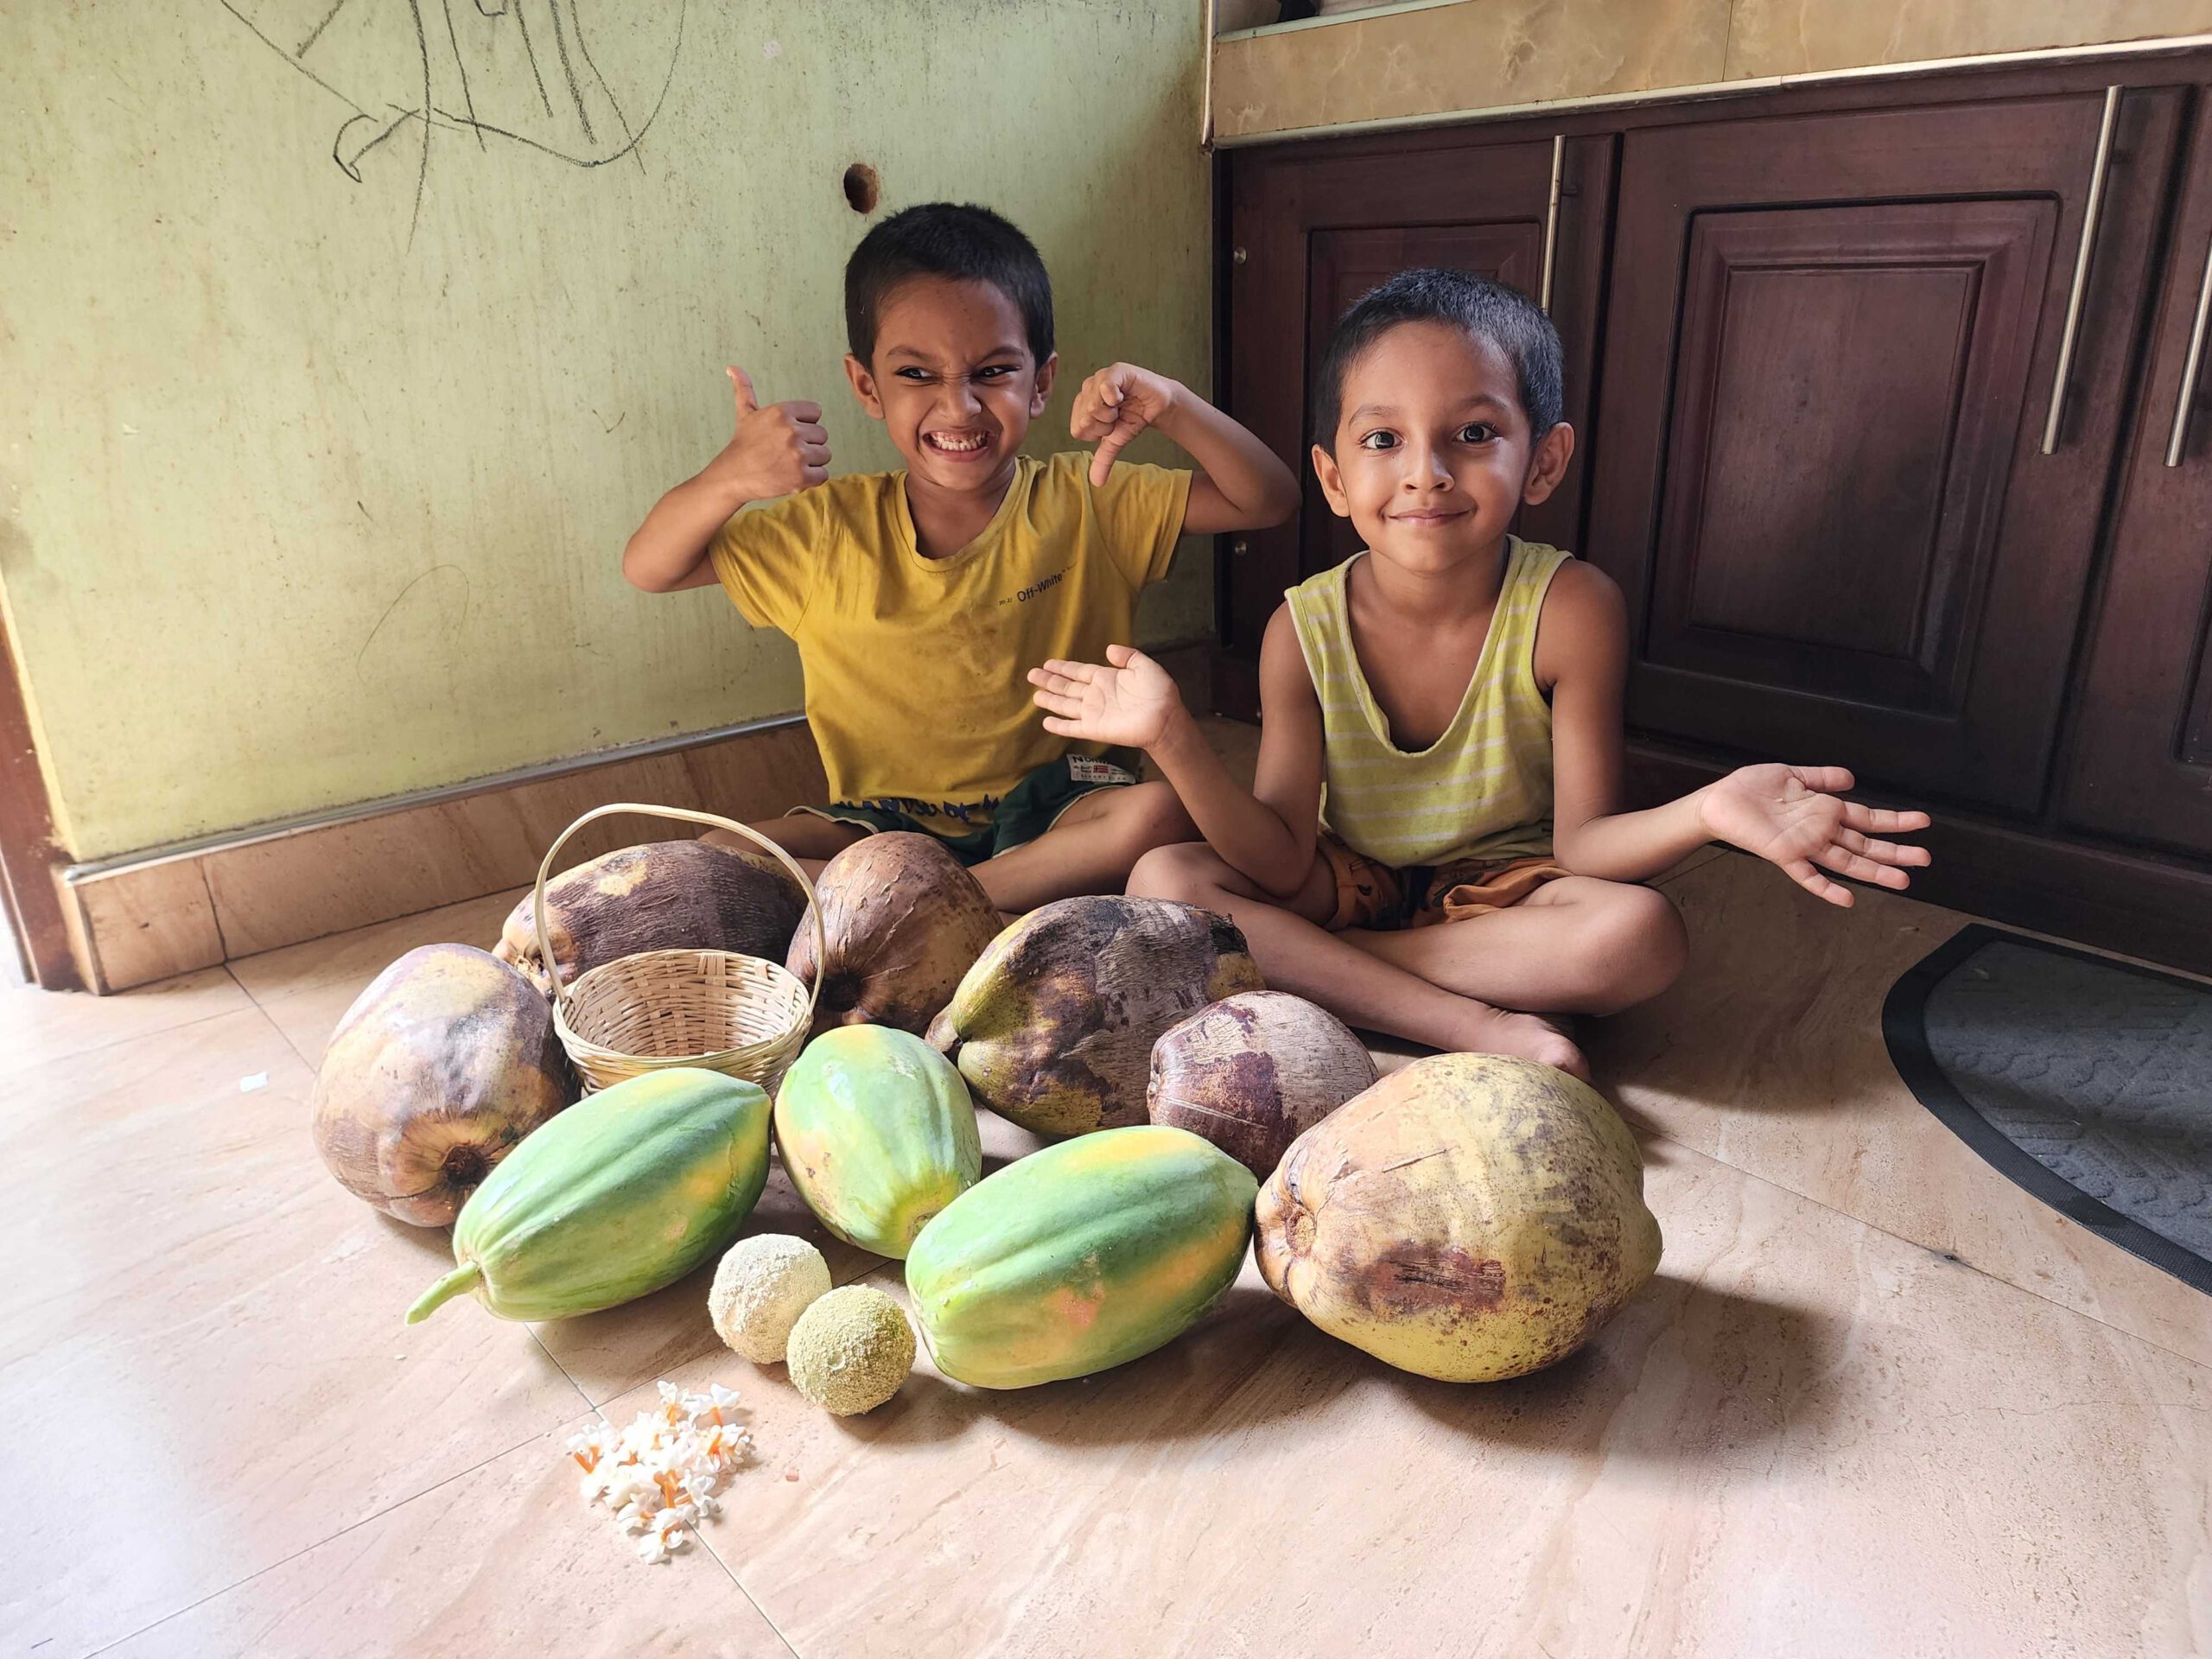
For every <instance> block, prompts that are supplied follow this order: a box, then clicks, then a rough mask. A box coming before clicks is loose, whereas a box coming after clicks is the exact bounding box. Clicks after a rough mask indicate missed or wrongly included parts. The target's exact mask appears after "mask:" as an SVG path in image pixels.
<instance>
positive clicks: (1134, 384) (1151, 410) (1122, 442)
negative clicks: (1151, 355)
mask: <svg viewBox="0 0 2212 1659" xmlns="http://www.w3.org/2000/svg"><path fill="white" fill-rule="evenodd" d="M1174 407H1175V383H1174V382H1173V380H1170V379H1168V378H1166V376H1165V375H1159V374H1154V372H1152V371H1151V370H1150V369H1141V368H1139V367H1138V366H1137V365H1135V364H1134V363H1110V364H1109V365H1107V366H1106V367H1104V368H1103V369H1101V370H1099V371H1098V372H1097V373H1096V374H1094V375H1092V376H1091V377H1090V378H1089V379H1088V380H1085V381H1084V383H1083V386H1082V389H1081V390H1079V391H1077V393H1076V395H1075V408H1074V409H1073V410H1071V411H1070V412H1069V415H1068V432H1069V434H1070V435H1071V436H1072V437H1073V438H1074V439H1075V440H1076V442H1078V443H1092V442H1095V443H1096V444H1097V446H1098V453H1097V454H1095V455H1093V456H1091V458H1090V484H1091V487H1092V488H1093V489H1096V488H1098V487H1099V486H1102V485H1103V484H1104V483H1105V482H1106V476H1107V474H1109V472H1111V471H1112V470H1113V466H1114V457H1115V456H1116V455H1118V454H1121V453H1122V450H1123V449H1125V448H1128V443H1129V441H1130V440H1131V439H1132V438H1134V437H1135V436H1136V435H1137V434H1138V433H1140V432H1141V431H1143V430H1144V429H1145V428H1147V426H1153V425H1155V424H1157V423H1159V421H1160V419H1161V418H1162V417H1163V416H1166V413H1167V411H1168V410H1171V409H1173V408H1174Z"/></svg>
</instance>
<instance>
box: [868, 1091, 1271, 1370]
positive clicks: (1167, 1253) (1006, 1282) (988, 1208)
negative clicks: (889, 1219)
mask: <svg viewBox="0 0 2212 1659" xmlns="http://www.w3.org/2000/svg"><path fill="white" fill-rule="evenodd" d="M1256 1190H1257V1183H1255V1181H1254V1180H1253V1179H1252V1173H1251V1172H1250V1171H1249V1170H1248V1169H1246V1168H1245V1167H1244V1166H1243V1165H1242V1164H1240V1163H1238V1162H1237V1161H1236V1160H1235V1159H1234V1158H1231V1157H1230V1155H1229V1154H1227V1153H1224V1152H1223V1151H1221V1150H1219V1149H1218V1148H1217V1147H1213V1146H1211V1145H1210V1144H1209V1143H1208V1142H1206V1141H1202V1140H1200V1139H1199V1138H1198V1136H1197V1135H1192V1134H1191V1133H1190V1132H1189V1131H1188V1130H1185V1129H1176V1128H1165V1127H1162V1126H1160V1125H1155V1124H1148V1123H1147V1124H1141V1125H1138V1126H1136V1127H1135V1128H1122V1129H1108V1130H1105V1131H1103V1133H1101V1134H1097V1135H1084V1136H1083V1137H1082V1138H1081V1139H1079V1140H1075V1141H1062V1142H1061V1143H1060V1144H1058V1146H1052V1147H1046V1148H1045V1149H1044V1150H1043V1151H1042V1152H1037V1153H1032V1154H1030V1155H1029V1156H1028V1157H1027V1158H1024V1159H1022V1160H1020V1161H1019V1162H1016V1163H1013V1164H1009V1165H1007V1167H1006V1168H1004V1169H1001V1170H1000V1171H998V1172H997V1173H995V1174H993V1175H990V1176H987V1177H986V1178H985V1179H982V1180H981V1181H979V1182H977V1183H976V1185H974V1186H972V1187H970V1188H969V1190H968V1191H967V1192H963V1193H962V1194H961V1195H960V1196H959V1197H958V1198H955V1199H954V1200H953V1201H952V1202H951V1203H950V1204H949V1205H946V1206H945V1207H944V1210H943V1211H939V1212H938V1217H937V1219H936V1220H934V1221H932V1222H931V1223H930V1224H929V1225H928V1226H926V1227H925V1228H923V1229H922V1234H921V1236H920V1237H919V1238H918V1239H916V1240H915V1241H914V1248H913V1249H912V1251H911V1252H909V1253H908V1255H907V1257H906V1294H907V1299H908V1300H909V1301H910V1302H911V1303H912V1306H913V1309H914V1315H915V1318H916V1319H917V1320H918V1323H919V1324H920V1325H921V1327H922V1333H923V1335H924V1336H925V1337H926V1338H928V1340H929V1344H930V1352H931V1357H933V1358H934V1359H935V1360H936V1362H937V1368H938V1370H940V1371H942V1372H944V1375H945V1376H949V1377H951V1378H953V1379H954V1380H955V1381H957V1382H961V1383H973V1384H974V1385H975V1386H976V1387H977V1388H984V1389H1026V1388H1029V1387H1031V1386H1032V1385H1033V1384H1035V1383H1052V1382H1057V1381H1058V1380H1059V1379H1061V1378H1063V1377H1070V1376H1089V1375H1090V1374H1091V1373H1092V1372H1094V1371H1103V1370H1106V1369H1107V1368H1108V1367H1109V1366H1114V1365H1119V1364H1122V1363H1124V1362H1126V1361H1128V1360H1132V1359H1135V1358H1137V1357H1139V1356H1141V1355H1143V1354H1148V1353H1150V1352H1151V1351H1153V1350H1154V1349H1155V1348H1158V1347H1160V1345H1162V1344H1165V1343H1168V1342H1172V1341H1173V1340H1174V1338H1177V1337H1179V1336H1180V1335H1181V1334H1182V1333H1183V1332H1185V1331H1186V1330H1188V1329H1189V1328H1190V1327H1191V1326H1192V1325H1194V1324H1195V1323H1197V1321H1198V1319H1199V1318H1200V1316H1202V1315H1203V1314H1204V1313H1205V1311H1206V1310H1207V1309H1208V1308H1210V1307H1211V1306H1213V1304H1214V1302H1215V1300H1217V1298H1218V1297H1219V1296H1220V1295H1221V1294H1222V1293H1223V1292H1224V1291H1225V1290H1227V1289H1228V1288H1229V1287H1230V1283H1231V1282H1232V1281H1234V1280H1235V1279H1236V1272H1237V1269H1238V1268H1240V1267H1241V1266H1242V1265H1243V1261H1244V1245H1245V1242H1246V1240H1247V1239H1248V1238H1249V1236H1250V1233H1251V1221H1252V1199H1253V1195H1254V1193H1255V1191H1256Z"/></svg>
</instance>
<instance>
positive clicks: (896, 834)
mask: <svg viewBox="0 0 2212 1659" xmlns="http://www.w3.org/2000/svg"><path fill="white" fill-rule="evenodd" d="M814 892H815V899H816V902H817V903H818V904H819V905H820V906H822V931H823V934H824V936H825V937H826V938H828V940H829V960H828V962H827V963H826V964H824V965H823V969H822V998H821V1001H820V1002H819V1003H818V1004H817V1010H816V1014H815V1019H814V1029H815V1032H816V1033H817V1034H819V1033H822V1032H824V1031H827V1030H829V1028H830V1027H833V1026H858V1025H877V1026H896V1027H898V1028H899V1030H901V1031H910V1032H912V1033H914V1034H915V1035H916V1036H920V1035H921V1034H922V1033H924V1032H925V1031H927V1030H928V1029H929V1027H930V1021H931V1020H932V1019H934V1018H935V1017H936V1016H937V1014H938V1012H939V1011H940V1010H942V1009H943V1008H944V1005H945V1004H946V1003H947V1002H950V1001H951V1000H952V993H953V992H954V991H955V990H956V989H957V988H959V985H960V976H962V975H963V974H965V973H966V972H967V971H968V969H969V968H970V967H972V966H973V965H974V964H975V961H976V957H980V956H982V954H983V949H984V947H985V946H986V945H988V944H990V942H991V941H992V940H993V939H995V938H997V937H998V935H999V929H1000V926H1001V923H1000V921H999V912H998V911H997V909H996V908H995V906H993V905H992V903H991V901H990V900H989V899H987V898H985V897H984V896H983V889H982V887H980V886H979V885H977V883H976V878H975V877H974V876H972V875H970V874H969V873H968V871H967V869H966V868H965V867H963V865H962V864H961V862H960V861H959V860H958V859H957V858H955V857H954V856H953V855H951V854H950V852H947V851H946V850H945V848H944V843H943V842H939V841H938V840H937V839H936V838H935V837H934V836H922V835H915V834H912V833H911V832H907V831H903V830H901V831H893V832H889V833H887V834H884V835H879V836H864V837H862V838H861V840H859V841H856V842H854V843H853V844H852V845H851V846H849V847H848V848H846V849H844V850H843V851H842V852H840V853H838V854H837V855H836V857H834V858H832V859H831V860H830V861H829V863H827V864H826V865H824V866H823V869H822V874H820V875H819V876H817V877H816V878H815V883H814ZM786 965H787V966H788V967H789V968H790V969H791V972H793V973H794V974H796V975H798V976H799V978H800V979H802V980H804V981H805V982H807V983H809V984H811V983H812V982H813V981H814V975H815V961H814V930H813V929H812V928H810V927H802V928H800V929H799V930H798V931H797V932H796V933H794V934H793V935H792V936H791V957H790V959H789V961H788V963H786Z"/></svg>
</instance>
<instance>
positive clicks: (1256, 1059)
mask: <svg viewBox="0 0 2212 1659" xmlns="http://www.w3.org/2000/svg"><path fill="white" fill-rule="evenodd" d="M1374 1081H1375V1059H1374V1057H1373V1056H1372V1055H1370V1053H1369V1052H1367V1045H1366V1044H1364V1043H1363V1042H1361V1041H1360V1040H1359V1039H1358V1038H1357V1037H1355V1036H1353V1035H1352V1033H1351V1027H1348V1026H1346V1025H1345V1024H1344V1021H1343V1020H1339V1019H1338V1018H1337V1016H1336V1015H1334V1014H1331V1013H1330V1012H1329V1011H1328V1010H1327V1009H1325V1008H1319V1007H1314V1005H1313V1003H1311V1002H1308V1001H1306V999H1305V998H1304V997H1302V996H1293V995H1290V994H1289V993H1288V992H1287V991H1243V992H1240V993H1238V994H1237V995H1235V996H1230V997H1224V998H1223V999H1222V1000H1221V1001H1218V1002H1215V1003H1212V1004H1211V1005H1209V1006H1208V1007H1203V1008H1200V1009H1199V1010H1198V1012H1197V1013H1196V1014H1192V1016H1191V1017H1190V1018H1189V1019H1187V1020H1184V1021H1183V1022H1182V1023H1181V1024H1180V1025H1177V1026H1173V1027H1169V1028H1168V1030H1167V1031H1166V1033H1164V1034H1162V1036H1161V1037H1160V1040H1159V1041H1158V1042H1157V1043H1154V1045H1153V1046H1152V1081H1151V1083H1150V1084H1149V1085H1148V1086H1147V1089H1146V1090H1145V1109H1146V1111H1147V1113H1148V1114H1149V1115H1150V1116H1151V1118H1152V1121H1153V1122H1155V1123H1167V1124H1172V1125H1173V1126H1174V1127H1175V1128H1179V1129H1188V1130H1190V1131H1191V1133H1192V1134H1193V1135H1204V1136H1205V1138H1206V1139H1207V1140H1209V1141H1212V1142H1213V1143H1214V1145H1216V1146H1217V1147H1220V1148H1221V1149H1222V1150H1223V1151H1224V1152H1225V1153H1227V1154H1229V1155H1230V1157H1232V1158H1234V1159H1236V1161H1237V1162H1239V1163H1241V1164H1243V1166H1244V1167H1245V1168H1247V1169H1249V1170H1250V1171H1251V1172H1252V1173H1253V1174H1255V1175H1256V1176H1257V1177H1259V1179H1262V1180H1263V1181H1264V1180H1266V1179H1268V1176H1270V1175H1272V1174H1273V1173H1274V1167H1275V1166H1276V1165H1277V1164H1279V1163H1281V1161H1282V1155H1283V1154H1284V1153H1285V1152H1287V1151H1288V1150H1289V1149H1290V1143H1291V1142H1292V1141H1295V1140H1296V1139H1297V1138H1298V1137H1299V1136H1300V1135H1303V1134H1305V1133H1306V1130H1308V1129H1310V1128H1313V1126H1314V1125H1315V1124H1316V1123H1319V1122H1320V1121H1321V1120H1322V1119H1323V1118H1325V1117H1326V1116H1328V1115H1329V1114H1330V1113H1331V1112H1333V1111H1335V1110H1336V1109H1337V1108H1338V1107H1339V1106H1341V1105H1343V1104H1344V1102H1346V1101H1348V1100H1350V1099H1351V1097H1352V1096H1354V1095H1356V1094H1357V1093H1359V1091H1360V1090H1363V1089H1365V1088H1368V1087H1370V1085H1371V1084H1373V1083H1374Z"/></svg>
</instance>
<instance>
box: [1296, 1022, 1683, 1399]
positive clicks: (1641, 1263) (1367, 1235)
mask: <svg viewBox="0 0 2212 1659" xmlns="http://www.w3.org/2000/svg"><path fill="white" fill-rule="evenodd" d="M1257 1218H1258V1223H1259V1228H1258V1233H1257V1236H1256V1238H1255V1243H1254V1253H1255V1255H1256V1257H1257V1258H1258V1261H1259V1265H1260V1274H1261V1276H1262V1278H1264V1279H1265V1280H1266V1281H1268V1286H1269V1287H1271V1288H1272V1289H1273V1290H1274V1292H1275V1294H1277V1295H1279V1296H1281V1298H1282V1299H1283V1300H1285V1301H1287V1302H1288V1303H1290V1304H1291V1305H1292V1306H1294V1307H1295V1308H1297V1309H1298V1311H1299V1312H1300V1313H1303V1314H1305V1315H1306V1318H1307V1319H1311V1320H1312V1321H1313V1323H1314V1324H1315V1325H1319V1326H1320V1327H1321V1329H1322V1330H1324V1331H1326V1332H1328V1333H1329V1334H1330V1335H1331V1336H1333V1337H1339V1338H1343V1339H1344V1341H1346V1342H1348V1343H1351V1344H1352V1345H1353V1346H1355V1347H1357V1348H1363V1349H1365V1350H1366V1351H1368V1352H1369V1353H1370V1354H1373V1355H1374V1356H1375V1357H1376V1358H1378V1359H1382V1360H1385V1361H1388V1362H1389V1363H1390V1364H1393V1365H1395V1366H1397V1367H1399V1368H1400V1369H1401V1370H1408V1371H1414V1372H1417V1373H1419V1374H1420V1375H1421V1376H1433V1377H1440V1378H1442V1379H1444V1380H1445V1381H1446V1382H1452V1383H1485V1382H1492V1381H1495V1380H1497V1379H1498V1378H1500V1377H1508V1376H1521V1375H1522V1373H1523V1372H1527V1371H1533V1370H1537V1369H1538V1368H1539V1367H1541V1366H1545V1365H1549V1364H1552V1363H1554V1362H1556V1361H1558V1360H1560V1359H1564V1358H1565V1357H1567V1355H1569V1354H1571V1353H1573V1351H1575V1350H1576V1349H1577V1348H1580V1346H1581V1345H1582V1344H1584V1343H1585V1342H1587V1341H1588V1340H1589V1339H1590V1338H1591V1336H1592V1333H1594V1332H1596V1331H1597V1330H1598V1328H1599V1326H1601V1325H1604V1324H1605V1321H1606V1320H1607V1319H1610V1318H1611V1317H1612V1315H1613V1313H1615V1312H1616V1311H1617V1310H1618V1308H1619V1307H1620V1306H1621V1305H1622V1304H1623V1303H1624V1302H1625V1301H1627V1300H1628V1299H1629V1298H1630V1296H1632V1295H1634V1294H1636V1292H1637V1289H1638V1288H1639V1287H1641V1286H1642V1285H1643V1282H1644V1281H1646V1280H1648V1279H1649V1278H1650V1277H1651V1274H1652V1272H1653V1270H1654V1269H1655V1268H1656V1267H1657V1266H1658V1264H1659V1249H1660V1239H1659V1224H1658V1222H1657V1221H1656V1220H1655V1219H1654V1218H1653V1217H1652V1214H1651V1211H1649V1210H1648V1209H1646V1208H1645V1207H1644V1203H1643V1157H1642V1155H1641V1154H1639V1153H1638V1151H1637V1145H1636V1141H1635V1139H1634V1138H1633V1137H1632V1136H1631V1135H1630V1134H1629V1132H1628V1128H1627V1126H1626V1125H1624V1123H1623V1122H1621V1121H1620V1119H1619V1118H1618V1116H1615V1114H1614V1112H1613V1109H1612V1108H1611V1106H1608V1105H1607V1104H1606V1103H1605V1100H1604V1098H1603V1097H1602V1096H1600V1095H1599V1093H1598V1091H1597V1090H1594V1089H1592V1088H1591V1087H1590V1085H1589V1084H1586V1083H1583V1082H1580V1080H1578V1079H1577V1078H1574V1077H1569V1076H1568V1075H1567V1073H1566V1072H1564V1071H1558V1070H1556V1069H1554V1067H1551V1066H1548V1065H1538V1064H1537V1063H1536V1062H1535V1061H1533V1060H1514V1059H1506V1058H1502V1057H1500V1056H1497V1055H1494V1054H1437V1055H1432V1056H1430V1057H1429V1058H1427V1059H1422V1060H1416V1061H1414V1063H1413V1064H1412V1065H1409V1066H1408V1067H1406V1068H1405V1070H1403V1071H1396V1072H1393V1073H1392V1074H1391V1075H1390V1076H1389V1077H1385V1078H1383V1080H1382V1082H1380V1083H1378V1084H1376V1085H1375V1086H1374V1087H1373V1088H1372V1089H1370V1090H1367V1091H1366V1092H1365V1093H1364V1094H1362V1095H1360V1096H1358V1097H1357V1098H1356V1099H1354V1100H1351V1101H1350V1102H1348V1103H1345V1104H1344V1106H1343V1107H1341V1108H1339V1109H1338V1110H1336V1111H1334V1112H1332V1113H1331V1114H1330V1115H1329V1116H1327V1117H1326V1118H1325V1119H1323V1120H1322V1121H1321V1122H1319V1123H1318V1124H1316V1125H1315V1126H1314V1127H1313V1128H1310V1129H1308V1130H1307V1131H1306V1133H1305V1134H1304V1135H1300V1136H1299V1137H1298V1139H1297V1140H1296V1141H1293V1142H1292V1143H1291V1147H1290V1150H1289V1152H1287V1154H1284V1156H1283V1160H1282V1162H1281V1165H1279V1166H1277V1167H1276V1170H1275V1173H1274V1175H1273V1176H1272V1177H1271V1178H1270V1179H1268V1181H1267V1182H1266V1184H1265V1185H1262V1187H1261V1188H1260V1198H1259V1204H1258V1206H1257Z"/></svg>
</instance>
